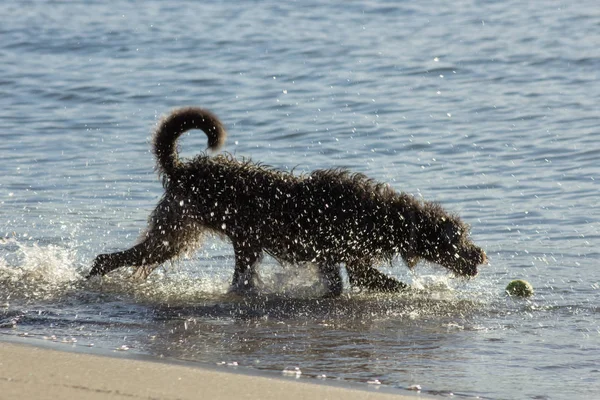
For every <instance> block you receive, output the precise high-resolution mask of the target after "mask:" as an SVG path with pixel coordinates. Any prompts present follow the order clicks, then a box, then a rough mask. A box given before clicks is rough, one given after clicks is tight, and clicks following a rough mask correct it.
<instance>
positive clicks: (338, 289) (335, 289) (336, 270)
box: [319, 264, 344, 297]
mask: <svg viewBox="0 0 600 400" xmlns="http://www.w3.org/2000/svg"><path fill="white" fill-rule="evenodd" d="M319 270H320V272H321V275H322V276H323V280H324V281H325V285H326V286H327V290H328V291H329V293H328V294H327V295H326V296H327V297H338V296H339V295H341V294H342V290H343V289H344V286H343V284H342V275H340V266H339V265H336V264H321V265H319Z"/></svg>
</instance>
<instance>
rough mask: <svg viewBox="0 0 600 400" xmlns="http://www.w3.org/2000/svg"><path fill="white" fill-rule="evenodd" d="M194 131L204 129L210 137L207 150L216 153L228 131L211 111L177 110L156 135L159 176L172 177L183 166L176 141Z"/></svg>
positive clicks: (159, 128) (164, 120) (188, 108)
mask: <svg viewBox="0 0 600 400" xmlns="http://www.w3.org/2000/svg"><path fill="white" fill-rule="evenodd" d="M191 129H201V130H202V131H204V133H205V134H206V136H208V148H209V149H210V150H217V149H219V147H221V145H223V143H224V142H225V137H226V136H227V132H226V131H225V128H224V127H223V124H222V123H221V121H219V118H217V116H216V115H214V114H213V113H211V112H210V111H208V110H205V109H202V108H197V107H185V108H179V109H176V110H174V111H173V112H172V113H171V114H169V115H167V116H166V117H165V118H163V120H162V121H161V122H160V123H159V124H158V128H157V129H156V132H155V133H154V154H155V155H156V161H157V167H158V171H159V173H160V174H161V175H162V176H163V177H164V178H169V177H172V176H173V174H174V173H175V171H176V170H177V167H178V166H179V165H180V164H181V162H180V161H179V154H178V151H177V139H178V138H179V136H181V134H182V133H184V132H187V131H189V130H191Z"/></svg>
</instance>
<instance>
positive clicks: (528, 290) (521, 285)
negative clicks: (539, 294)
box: [506, 279, 533, 297]
mask: <svg viewBox="0 0 600 400" xmlns="http://www.w3.org/2000/svg"><path fill="white" fill-rule="evenodd" d="M506 293H508V294H509V295H510V296H519V297H529V296H533V286H531V284H530V283H529V282H527V281H524V280H523V279H515V280H514V281H511V282H510V283H509V284H508V286H507V287H506Z"/></svg>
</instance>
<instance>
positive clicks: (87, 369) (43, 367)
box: [0, 341, 423, 400]
mask: <svg viewBox="0 0 600 400" xmlns="http://www.w3.org/2000/svg"><path fill="white" fill-rule="evenodd" d="M415 395H416V396H418V397H419V398H423V396H422V395H418V394H417V393H415ZM414 398H416V397H415V396H404V395H400V394H394V393H387V392H382V391H380V390H377V389H375V388H369V387H368V386H366V385H365V389H364V390H361V389H359V388H357V389H354V388H351V387H350V388H347V387H340V386H336V385H328V384H320V383H312V382H310V381H309V380H308V379H301V380H294V378H277V377H268V376H256V375H251V374H246V373H237V372H235V371H227V370H223V371H219V370H218V368H215V369H211V368H206V367H205V368H203V367H201V366H199V367H195V366H186V365H178V364H173V363H161V362H153V361H142V360H137V359H130V358H122V357H108V356H103V355H95V354H86V353H80V352H63V351H57V350H54V349H48V348H41V347H34V346H30V345H27V344H19V343H10V342H2V341H0V399H23V400H27V399H32V400H33V399H36V400H42V399H113V400H118V399H129V400H131V399H157V400H163V399H164V400H170V399H173V400H175V399H181V400H185V399H265V400H268V399H286V400H296V399H344V400H354V399H373V400H385V399H396V400H398V399H414Z"/></svg>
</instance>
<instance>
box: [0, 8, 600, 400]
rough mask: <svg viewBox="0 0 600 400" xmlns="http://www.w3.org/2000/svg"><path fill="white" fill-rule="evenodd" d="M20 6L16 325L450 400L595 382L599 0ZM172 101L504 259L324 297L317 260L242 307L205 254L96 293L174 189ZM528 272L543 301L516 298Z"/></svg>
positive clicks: (1, 289) (10, 181) (13, 328)
mask: <svg viewBox="0 0 600 400" xmlns="http://www.w3.org/2000/svg"><path fill="white" fill-rule="evenodd" d="M5 3H6V4H4V3H3V4H1V5H0V15H2V16H3V17H4V18H3V23H2V25H1V26H0V33H1V37H2V40H1V41H0V64H1V65H2V74H1V75H0V121H2V129H1V130H0V137H1V140H0V155H1V156H2V162H1V163H0V172H1V174H2V177H3V179H2V180H1V181H0V232H2V236H3V237H4V239H2V240H1V241H0V302H1V303H0V305H2V310H1V311H0V333H2V336H4V337H8V336H17V335H25V334H27V336H29V337H32V338H33V339H32V340H34V341H35V340H38V341H41V340H44V339H46V340H56V341H58V342H62V341H65V342H67V343H68V344H69V345H73V343H75V344H76V345H77V346H86V345H89V344H91V343H93V344H94V346H95V348H99V349H106V350H107V351H112V350H113V349H116V348H122V347H121V346H127V348H129V352H131V353H135V354H146V355H151V356H157V357H158V356H164V357H167V358H176V359H182V360H188V361H192V362H209V363H220V362H225V363H232V362H237V363H238V365H239V366H240V367H241V368H253V369H258V370H266V371H276V372H280V371H282V370H283V369H284V368H288V367H299V368H300V369H301V370H302V372H303V376H309V377H317V376H319V375H322V374H325V375H327V377H328V379H340V380H347V381H356V382H363V383H366V382H368V381H371V380H374V379H378V380H379V381H381V383H382V384H384V385H386V386H390V387H393V388H398V389H400V390H404V389H407V388H408V387H409V386H411V385H417V384H418V385H420V386H421V388H422V391H423V392H425V393H429V394H439V395H449V394H450V393H454V394H455V395H457V396H458V395H460V396H467V397H475V396H479V397H483V398H492V399H498V398H537V399H543V398H590V397H593V396H595V395H596V393H598V391H599V390H600V383H599V382H600V362H599V361H598V360H599V359H600V326H599V322H598V321H599V311H600V274H599V272H598V260H599V259H600V253H599V251H598V249H597V245H598V239H599V238H600V235H599V232H600V222H599V220H600V215H599V212H598V200H597V199H598V189H599V187H598V183H597V182H598V180H599V179H600V178H599V174H598V172H599V169H598V166H597V165H598V162H597V159H598V158H599V156H600V146H599V145H598V143H599V141H600V132H599V131H598V126H599V125H600V113H599V110H598V104H599V103H600V84H599V83H598V82H600V81H599V79H598V71H600V55H599V53H598V50H597V43H600V33H599V32H600V31H599V30H598V26H600V12H599V10H600V9H599V8H598V7H597V5H596V4H595V3H593V2H590V1H587V2H586V1H584V2H579V3H577V4H575V3H566V2H541V1H538V2H533V3H523V2H516V1H507V2H502V3H490V2H433V3H429V4H427V5H426V4H417V3H415V4H412V3H405V2H385V1H372V2H368V3H367V4H364V2H345V3H344V5H343V6H342V5H323V4H321V3H320V2H315V3H311V2H308V1H305V2H299V3H289V4H288V3H281V2H271V1H263V2H248V3H240V4H236V5H232V4H231V3H221V2H209V3H208V4H206V3H203V4H202V5H200V4H197V3H195V2H185V1H183V2H178V3H177V5H174V4H171V3H165V2H158V1H154V2H153V1H150V2H143V3H142V2H138V1H129V2H123V3H119V4H118V5H115V4H112V5H110V6H109V5H106V4H104V3H102V2H97V3H92V2H81V3H75V2H64V3H63V2H43V3H39V2H5ZM182 105H199V106H204V107H207V108H210V109H211V110H213V111H215V113H217V115H219V116H221V118H222V119H223V121H224V122H225V124H226V125H227V127H228V130H229V138H228V143H227V145H226V148H225V149H226V150H227V151H230V152H232V153H235V154H237V155H239V156H246V157H252V159H254V160H257V161H261V162H264V163H266V164H270V165H273V166H275V167H277V168H281V169H288V170H291V169H292V168H295V170H296V171H297V172H302V171H308V170H312V169H315V168H323V167H339V166H343V167H348V168H352V169H353V170H356V171H361V172H364V173H366V174H368V175H370V176H372V177H374V178H376V179H378V180H381V181H386V182H389V183H390V184H391V185H392V186H393V187H394V188H396V189H397V190H402V191H406V192H409V193H412V194H414V195H415V196H422V197H424V198H425V199H428V200H437V201H440V202H441V203H442V204H444V206H445V207H446V208H447V209H449V210H451V211H453V212H457V213H459V214H460V215H461V216H462V217H463V218H464V219H465V220H466V221H467V222H469V223H470V224H471V225H472V237H473V240H474V241H475V242H476V243H477V244H479V245H481V246H482V247H484V248H485V249H486V251H487V253H488V255H489V256H490V265H489V266H486V267H484V268H482V270H481V273H480V275H479V276H478V277H477V278H476V279H474V280H471V281H462V280H457V279H452V278H451V277H448V276H447V275H445V273H444V271H442V270H441V269H440V268H437V267H435V266H429V265H422V266H419V267H418V268H417V270H416V273H415V274H414V275H412V274H411V273H410V272H409V271H408V270H407V269H406V268H405V267H404V266H403V265H402V263H401V262H400V261H395V262H394V263H393V265H392V266H391V267H390V266H386V265H384V266H381V268H382V269H383V270H385V271H386V272H387V273H390V274H393V275H395V276H397V277H398V278H400V279H402V280H404V281H406V282H408V283H410V284H411V285H412V286H413V287H414V291H412V292H411V293H409V294H402V295H393V296H390V295H386V296H383V295H373V294H369V293H357V292H351V291H347V293H346V294H345V295H344V296H343V297H342V298H340V299H337V300H323V299H320V294H321V293H322V288H321V287H320V285H319V283H318V280H317V278H316V275H315V273H314V271H313V269H312V268H311V267H310V266H304V267H301V268H298V267H290V266H284V267H282V266H279V265H277V263H276V262H275V261H273V260H271V259H267V260H265V262H264V264H263V265H262V267H261V278H262V279H263V285H262V291H261V294H259V295H255V296H250V297H247V298H240V297H235V296H231V295H228V294H227V286H228V283H229V281H230V279H231V273H232V269H233V258H232V257H233V252H232V249H231V246H230V245H229V244H228V243H224V242H221V241H219V240H217V239H211V240H209V241H208V242H207V243H206V245H205V246H204V247H203V248H202V249H201V250H200V251H198V253H196V254H195V255H193V256H192V257H190V258H189V259H187V260H184V261H181V262H178V263H176V264H174V265H167V266H165V267H166V268H165V270H161V271H159V272H158V273H157V274H155V275H154V276H152V277H151V278H150V279H149V281H147V282H143V283H136V282H131V281H130V280H129V279H127V274H126V273H125V272H124V273H117V274H116V275H114V276H112V277H109V278H107V279H105V280H104V281H102V282H100V281H92V282H85V281H83V279H82V276H83V274H84V273H86V272H87V271H88V269H89V267H90V261H91V260H92V259H93V257H94V256H95V255H96V254H97V253H99V252H106V251H113V250H116V249H122V248H125V247H127V246H128V245H129V244H130V243H132V242H134V241H135V239H136V238H137V236H138V235H139V233H140V231H141V230H143V228H144V225H145V221H146V218H147V215H148V213H149V212H150V210H151V209H152V207H153V205H154V203H155V202H156V201H157V199H158V198H159V197H160V195H161V193H162V189H161V185H160V183H159V181H158V179H157V178H156V176H155V174H154V171H153V166H154V161H153V159H152V156H151V154H150V146H149V140H150V135H151V131H152V129H153V126H154V124H155V123H156V121H157V119H158V118H159V116H160V115H162V114H164V113H165V112H167V111H168V110H169V109H171V108H174V107H177V106H182ZM204 147H205V138H204V136H203V135H202V134H197V133H192V134H191V135H188V136H186V137H185V138H184V139H183V142H182V151H183V154H184V155H187V156H191V155H193V154H195V153H197V152H198V151H200V150H202V149H204ZM515 278H521V279H526V280H528V281H529V282H531V283H532V285H533V286H534V288H535V289H536V294H535V296H534V297H533V298H531V299H513V298H508V297H506V296H505V294H504V292H503V289H504V287H505V286H506V284H507V283H508V282H509V281H510V280H512V279H515ZM0 337H1V336H0ZM73 339H75V340H76V341H75V342H74V341H73ZM406 393H410V392H406Z"/></svg>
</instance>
